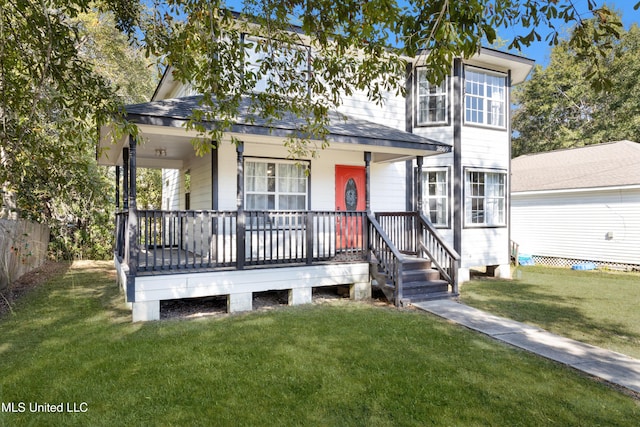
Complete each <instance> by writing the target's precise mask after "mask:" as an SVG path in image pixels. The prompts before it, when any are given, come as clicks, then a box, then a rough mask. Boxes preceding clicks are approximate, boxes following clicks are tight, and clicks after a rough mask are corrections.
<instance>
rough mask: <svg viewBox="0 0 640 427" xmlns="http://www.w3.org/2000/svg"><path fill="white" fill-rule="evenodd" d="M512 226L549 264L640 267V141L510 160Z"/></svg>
mask: <svg viewBox="0 0 640 427" xmlns="http://www.w3.org/2000/svg"><path fill="white" fill-rule="evenodd" d="M511 164H512V170H511V173H512V177H511V183H512V187H511V229H512V240H514V241H515V242H516V243H518V244H519V245H520V252H521V253H526V254H529V255H532V256H533V257H534V260H536V261H537V262H540V263H547V264H551V265H571V264H573V263H576V262H577V261H591V262H594V263H595V264H596V265H601V266H611V267H623V268H624V267H626V268H634V269H640V144H638V143H636V142H631V141H618V142H610V143H605V144H596V145H589V146H586V147H582V148H574V149H566V150H557V151H551V152H546V153H539V154H532V155H526V156H521V157H518V158H516V159H513V161H512V163H511Z"/></svg>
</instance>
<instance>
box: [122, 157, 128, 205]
mask: <svg viewBox="0 0 640 427" xmlns="http://www.w3.org/2000/svg"><path fill="white" fill-rule="evenodd" d="M122 172H123V175H122V207H123V209H125V210H126V209H127V208H128V207H129V149H128V148H127V147H124V148H123V149H122Z"/></svg>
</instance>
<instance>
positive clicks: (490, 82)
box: [464, 68, 506, 128]
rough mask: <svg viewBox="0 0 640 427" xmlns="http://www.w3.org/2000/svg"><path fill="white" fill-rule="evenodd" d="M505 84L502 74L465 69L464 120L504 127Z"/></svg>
mask: <svg viewBox="0 0 640 427" xmlns="http://www.w3.org/2000/svg"><path fill="white" fill-rule="evenodd" d="M505 106H506V85H505V77H504V75H499V74H490V73H486V72H482V71H478V70H472V69H469V68H467V69H466V70H465V97H464V111H465V116H464V117H465V122H466V123H475V124H480V125H487V126H495V127H500V128H504V127H505V126H506V125H505V123H506V118H505Z"/></svg>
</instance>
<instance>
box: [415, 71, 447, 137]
mask: <svg viewBox="0 0 640 427" xmlns="http://www.w3.org/2000/svg"><path fill="white" fill-rule="evenodd" d="M427 72H428V69H427V68H417V69H416V87H417V90H416V110H417V111H416V125H417V126H430V125H446V124H447V123H448V121H449V114H448V112H449V93H448V92H449V91H448V84H447V79H445V80H444V81H442V83H440V84H438V85H435V84H432V83H429V80H428V78H427Z"/></svg>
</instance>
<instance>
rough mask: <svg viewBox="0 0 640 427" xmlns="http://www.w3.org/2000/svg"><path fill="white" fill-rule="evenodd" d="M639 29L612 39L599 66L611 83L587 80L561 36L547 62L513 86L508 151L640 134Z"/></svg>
mask: <svg viewBox="0 0 640 427" xmlns="http://www.w3.org/2000/svg"><path fill="white" fill-rule="evenodd" d="M639 47H640V30H639V29H638V27H637V26H635V25H634V26H633V27H631V28H630V29H629V30H628V31H624V32H622V33H621V35H620V39H619V40H612V41H611V45H610V48H609V51H608V54H607V55H606V58H605V59H603V61H602V63H601V64H600V66H601V67H602V68H603V69H606V70H607V73H608V79H609V80H610V82H611V86H610V87H607V88H602V89H601V90H598V89H597V88H594V87H593V86H591V85H589V81H588V72H589V71H588V67H589V66H588V64H587V63H585V61H584V60H583V58H582V57H581V56H580V55H578V54H577V52H576V51H575V50H574V49H572V48H571V46H570V44H569V42H568V41H562V42H561V43H560V44H559V45H558V46H556V47H555V48H553V50H552V52H551V59H550V62H549V65H548V66H547V67H546V68H543V67H540V66H538V67H536V68H535V70H534V72H533V75H532V77H531V79H530V80H528V81H527V82H525V83H524V84H522V85H521V86H520V87H518V88H516V90H515V92H514V100H515V101H516V102H517V104H518V105H517V108H516V109H515V111H514V113H513V121H512V128H513V130H514V131H515V135H514V138H513V155H514V156H519V155H522V154H527V153H534V152H540V151H549V150H555V149H558V148H570V147H581V146H584V145H590V144H597V143H601V142H608V141H617V140H621V139H630V140H638V139H639V137H640V117H638V115H637V112H638V110H639V109H640V101H638V99H637V97H636V96H635V94H636V93H638V90H640V57H638V55H637V52H638V48H639Z"/></svg>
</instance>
